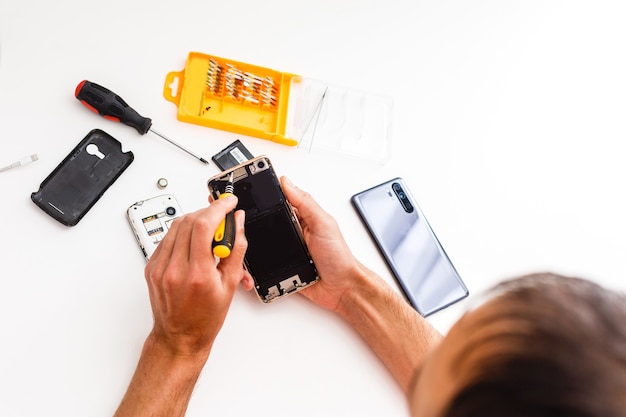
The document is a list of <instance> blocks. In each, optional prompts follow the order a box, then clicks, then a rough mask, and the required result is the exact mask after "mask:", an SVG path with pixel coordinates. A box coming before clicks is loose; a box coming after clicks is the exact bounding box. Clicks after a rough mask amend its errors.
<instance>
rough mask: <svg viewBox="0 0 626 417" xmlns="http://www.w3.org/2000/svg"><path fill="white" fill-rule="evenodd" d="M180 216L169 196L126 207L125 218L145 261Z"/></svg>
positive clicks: (177, 207) (171, 196)
mask: <svg viewBox="0 0 626 417" xmlns="http://www.w3.org/2000/svg"><path fill="white" fill-rule="evenodd" d="M182 214H183V211H182V210H181V208H180V206H179V205H178V201H176V198H175V197H174V196H173V195H171V194H164V195H159V196H155V197H151V198H148V199H146V200H141V201H138V202H136V203H134V204H132V205H131V206H130V207H128V210H126V217H127V218H128V222H129V223H130V227H131V228H132V229H133V233H134V234H135V238H136V239H137V243H139V248H140V249H141V251H142V252H143V256H144V257H145V258H146V261H149V260H150V257H151V256H152V254H153V253H154V251H155V250H156V248H157V245H158V244H159V242H161V240H163V238H164V237H165V235H166V234H167V232H168V230H169V229H170V226H171V224H172V222H173V221H174V220H175V219H176V218H178V217H180V216H181V215H182Z"/></svg>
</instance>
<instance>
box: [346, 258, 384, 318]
mask: <svg viewBox="0 0 626 417" xmlns="http://www.w3.org/2000/svg"><path fill="white" fill-rule="evenodd" d="M351 282H352V286H351V288H350V290H348V291H346V292H345V293H344V294H343V296H342V297H341V300H340V302H339V304H338V305H337V309H336V311H337V313H338V314H339V315H340V316H341V317H343V318H344V319H345V320H347V321H348V322H352V321H353V319H354V317H353V316H355V315H356V316H361V315H362V314H363V311H364V310H368V309H369V308H371V307H372V305H373V304H378V303H379V302H380V301H381V300H384V299H386V298H387V295H386V293H387V292H388V291H390V288H388V286H387V285H386V284H385V283H384V282H383V281H382V279H381V278H380V277H378V275H376V274H375V273H374V272H372V271H370V270H369V269H368V268H366V267H365V266H364V265H362V264H360V263H359V264H358V268H356V269H355V271H354V273H353V274H352V279H351Z"/></svg>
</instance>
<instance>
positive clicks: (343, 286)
mask: <svg viewBox="0 0 626 417" xmlns="http://www.w3.org/2000/svg"><path fill="white" fill-rule="evenodd" d="M281 184H282V187H283V190H284V192H285V195H286V196H287V199H288V200H289V203H290V204H291V205H292V206H293V208H294V209H295V211H296V214H297V216H298V220H299V221H300V225H301V226H302V231H303V234H304V240H305V241H306V244H307V246H308V248H309V252H311V256H312V257H313V260H314V261H315V266H316V267H317V270H318V272H319V274H320V277H321V280H320V281H319V282H318V283H317V284H315V285H312V286H310V287H308V288H306V289H304V290H302V294H303V295H305V296H306V297H308V298H309V299H311V301H313V302H314V303H316V304H318V305H320V306H322V307H325V308H327V309H330V310H334V311H337V310H338V308H339V307H340V303H341V300H342V297H343V295H344V294H345V293H346V291H350V290H351V289H352V288H354V285H355V284H356V283H355V280H354V277H355V276H357V275H359V274H361V275H362V274H363V273H365V271H367V269H366V268H365V267H364V266H363V265H361V263H360V262H359V261H357V260H356V258H355V257H354V256H353V255H352V252H351V251H350V248H348V245H347V244H346V242H345V240H344V238H343V235H342V234H341V231H340V230H339V226H338V225H337V222H336V220H335V219H334V217H332V216H331V215H330V214H328V213H327V212H326V211H324V209H323V208H322V207H320V205H319V204H318V203H317V202H316V201H315V200H314V199H313V197H311V195H310V194H308V193H306V192H304V191H302V190H301V189H299V188H297V187H296V186H295V185H293V184H292V183H291V181H289V179H287V178H286V177H282V178H281Z"/></svg>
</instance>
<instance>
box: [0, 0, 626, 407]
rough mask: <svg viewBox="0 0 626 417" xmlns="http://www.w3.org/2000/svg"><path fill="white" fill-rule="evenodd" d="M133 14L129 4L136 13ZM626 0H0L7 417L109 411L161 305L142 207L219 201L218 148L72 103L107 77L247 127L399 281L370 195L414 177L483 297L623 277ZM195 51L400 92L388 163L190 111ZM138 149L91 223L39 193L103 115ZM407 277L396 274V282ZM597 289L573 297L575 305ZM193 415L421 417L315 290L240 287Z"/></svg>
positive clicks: (147, 96)
mask: <svg viewBox="0 0 626 417" xmlns="http://www.w3.org/2000/svg"><path fill="white" fill-rule="evenodd" d="M122 10H125V11H122ZM624 21H626V4H625V3H624V2H623V1H621V0H615V1H605V0H599V1H577V0H569V1H556V0H541V1H539V0H537V1H535V0H530V1H501V2H495V1H486V0H476V1H460V0H443V1H417V2H414V1H400V0H391V1H385V2H374V1H355V0H346V1H341V2H336V1H327V0H316V1H310V0H304V1H300V2H288V1H280V0H273V1H268V2H255V1H248V0H242V1H238V2H234V3H233V2H216V1H184V0H183V1H180V2H154V1H147V0H137V1H119V0H112V1H110V2H108V3H103V2H79V1H76V0H61V1H55V2H48V1H41V0H35V1H17V0H0V166H4V165H8V164H10V163H12V162H14V161H16V160H19V159H20V158H22V157H25V156H28V155H30V154H33V153H36V154H38V156H39V160H38V161H37V162H34V163H33V164H30V165H28V166H24V167H20V168H16V169H13V170H10V171H7V172H3V173H0V189H1V190H2V198H1V202H2V204H1V206H0V207H1V213H2V220H3V221H2V239H0V256H1V262H0V284H1V285H0V288H1V289H0V335H1V336H0V337H1V339H0V415H2V416H41V415H55V416H56V415H59V416H61V415H63V416H108V415H111V414H112V413H113V412H114V410H115V408H116V407H117V405H118V402H119V400H120V399H121V397H122V395H123V394H124V392H125V390H126V387H127V384H128V382H129V380H130V377H131V375H132V373H133V371H134V367H135V364H136V361H137V359H138V356H139V352H140V349H141V346H142V343H143V341H144V338H145V336H146V335H147V333H148V332H149V330H150V327H151V324H152V317H151V311H150V307H149V301H148V294H147V290H146V285H145V282H144V279H143V267H144V261H143V258H142V256H141V254H140V252H139V249H138V248H137V244H136V242H135V241H134V238H133V235H132V233H131V231H130V228H129V226H128V223H127V221H126V219H125V210H126V208H127V207H128V206H129V205H130V204H131V203H133V202H135V201H137V200H140V199H143V198H146V197H150V196H153V195H157V194H160V193H161V190H159V189H158V188H157V187H156V181H157V179H158V178H160V177H165V178H167V179H168V180H169V184H170V185H169V186H168V188H167V189H166V191H167V192H169V193H171V194H174V195H175V196H177V197H178V200H179V201H180V203H181V205H182V206H183V209H185V211H192V210H195V209H198V208H200V207H202V206H204V205H205V204H206V198H207V190H206V180H207V178H208V177H209V176H211V175H213V174H214V173H216V172H217V168H216V167H215V165H210V166H202V164H200V163H199V162H197V161H194V160H193V159H192V158H190V157H189V156H187V155H185V154H184V153H182V152H180V151H178V150H176V149H175V148H173V147H172V146H171V145H169V144H167V143H166V142H165V141H163V140H161V139H159V138H157V137H156V136H154V135H151V134H148V135H145V136H141V135H139V134H137V133H136V132H135V131H134V130H133V129H132V128H130V127H127V126H123V125H119V124H115V123H112V122H109V121H107V120H104V119H103V118H100V117H97V116H96V115H94V114H92V113H90V112H89V111H87V110H86V109H85V108H84V107H83V106H81V104H80V103H78V101H77V100H76V99H75V98H74V89H75V87H76V85H77V84H78V82H80V81H81V80H84V79H88V80H91V81H94V82H97V83H100V84H102V85H104V86H107V87H109V88H111V89H112V90H114V91H115V92H117V93H118V94H120V95H121V96H122V97H124V98H125V99H126V101H127V102H129V104H131V105H132V106H133V107H135V108H136V109H137V110H138V111H139V112H140V113H141V114H143V115H145V116H149V117H151V118H152V119H153V122H154V127H155V129H157V130H159V131H161V132H163V133H165V134H167V135H169V136H171V137H172V138H173V139H175V140H177V141H179V142H180V143H181V144H184V145H185V146H187V147H188V148H190V149H193V150H194V151H196V152H197V153H199V154H201V155H202V156H204V157H205V158H206V157H210V156H211V155H213V154H214V153H216V152H217V151H219V150H220V149H222V148H223V147H224V146H226V145H227V144H228V143H230V142H231V141H233V140H234V139H237V138H238V139H241V140H242V141H243V142H244V144H245V145H246V146H247V147H248V148H249V149H250V151H252V152H253V153H254V154H267V155H269V156H270V157H271V158H272V160H273V161H274V163H275V165H276V167H277V169H278V171H279V173H280V174H286V175H288V176H289V177H291V179H292V180H293V181H294V182H295V183H297V184H298V185H299V186H300V187H301V188H304V189H306V190H308V191H309V192H311V193H312V194H313V195H314V196H315V197H316V198H317V200H318V201H319V202H320V203H321V204H322V205H323V206H324V207H325V208H326V209H327V210H328V211H329V212H331V213H332V214H333V215H334V216H335V217H336V218H337V219H338V220H339V223H340V225H341V227H342V230H343V232H344V234H345V236H346V239H347V240H348V242H349V244H350V245H351V247H352V249H353V251H354V253H355V254H356V256H357V257H358V258H360V259H361V260H363V261H364V262H365V263H366V264H367V265H369V266H370V267H371V268H373V269H375V270H376V271H378V272H379V273H380V274H381V275H382V276H383V277H384V278H385V279H386V280H387V281H388V282H389V283H390V284H392V285H394V286H395V284H394V281H393V279H392V277H391V276H390V275H389V272H388V271H387V269H386V267H385V265H384V263H383V261H382V259H381V258H380V256H379V254H378V252H377V251H376V249H375V247H374V245H373V243H372V241H371V240H370V239H369V237H368V235H367V233H366V231H365V229H364V228H363V226H362V225H361V223H360V221H359V219H358V218H357V216H356V214H355V212H354V211H353V209H352V207H351V206H350V203H349V197H350V196H351V195H352V194H353V193H355V192H357V191H360V190H362V189H365V188H368V187H370V186H372V185H375V184H377V183H379V182H382V181H384V180H387V179H389V178H392V177H394V176H402V177H404V178H405V179H406V181H408V183H409V184H410V185H411V190H412V192H413V194H414V196H415V197H416V198H417V200H418V202H419V204H420V206H421V207H422V209H423V210H424V211H425V213H426V215H427V217H428V218H429V220H430V222H431V225H432V226H433V228H434V229H435V231H436V233H437V234H438V236H439V238H440V240H441V242H442V243H443V245H444V247H445V248H446V250H447V251H448V254H449V255H450V257H451V258H452V260H453V262H454V263H455V265H456V267H457V269H458V270H459V271H460V273H461V275H462V276H463V277H464V279H465V281H466V283H467V285H468V287H469V289H470V291H471V296H470V298H469V299H468V300H467V301H464V302H461V303H459V304H456V305H454V306H452V307H450V308H448V309H446V310H444V311H442V312H439V313H437V314H435V315H433V316H432V317H430V318H429V320H430V321H431V322H432V323H433V324H434V325H435V326H436V327H437V328H438V329H439V330H441V331H442V332H444V333H445V332H446V331H447V330H448V329H449V327H450V326H451V325H452V323H453V322H454V321H455V320H456V319H457V318H458V317H459V316H460V315H461V314H462V313H463V311H464V309H465V308H467V304H468V303H471V300H472V299H474V298H476V297H477V295H478V294H480V292H481V291H482V290H484V289H485V288H487V287H489V286H491V285H492V284H494V283H496V282H498V281H499V280H501V279H503V278H507V277H510V276H514V275H518V274H522V273H526V272H532V271H538V270H539V271H543V270H551V271H555V272H560V273H564V274H573V275H579V276H583V277H587V278H590V279H592V280H594V281H596V282H599V283H601V284H604V285H606V286H608V287H611V288H616V289H619V290H625V289H626V281H625V280H624V277H625V275H626V274H625V272H626V267H625V264H624V253H626V241H625V238H624V235H625V230H626V222H625V220H624V218H625V215H624V213H626V204H625V198H624V185H623V184H624V178H626V172H625V171H626V168H625V166H626V164H624V149H625V147H624V140H625V138H626V123H625V120H626V119H625V116H626V75H625V74H626V54H625V53H624V51H626V25H624ZM191 51H198V52H203V53H207V54H212V55H216V56H222V57H226V58H230V59H233V60H238V61H243V62H248V63H252V64H255V65H260V66H265V67H270V68H274V69H277V70H280V71H287V72H292V73H296V74H302V75H306V76H310V77H313V78H317V79H320V80H327V81H328V82H332V83H334V84H338V85H343V86H346V87H350V88H357V89H363V90H367V91H372V92H375V93H379V94H383V95H388V96H391V97H392V98H393V100H394V107H393V129H392V145H393V153H392V157H391V159H390V160H389V161H388V162H387V163H386V164H383V165H378V164H372V163H370V162H365V161H349V160H346V159H345V158H343V157H341V156H339V155H336V156H328V155H325V156H321V155H320V154H317V153H315V152H312V153H306V152H303V151H302V150H296V149H293V148H288V147H286V146H283V145H278V144H274V143H271V142H269V141H266V140H262V139H257V138H251V137H244V136H241V135H235V134H232V133H227V132H223V131H218V130H214V129H209V128H206V127H202V126H197V125H192V124H188V123H183V122H180V121H178V120H177V119H176V107H175V106H174V105H173V104H171V103H169V102H167V101H166V100H165V99H164V98H163V96H162V86H163V81H164V77H165V75H166V74H167V73H168V72H169V71H174V70H176V71H178V70H182V69H183V67H184V65H185V60H186V58H187V55H188V53H189V52H191ZM93 128H100V129H103V130H105V131H106V132H108V133H110V134H112V135H113V136H114V137H116V138H117V139H119V140H120V141H121V142H122V143H123V145H124V149H125V150H132V152H133V153H134V154H135V161H134V162H133V164H132V165H131V166H130V168H129V169H128V170H127V171H126V172H125V173H124V174H123V175H122V176H121V177H120V178H119V179H118V181H117V182H116V183H115V184H114V185H113V186H112V187H111V188H110V189H109V190H108V191H107V192H106V193H105V194H104V196H103V198H102V199H101V200H100V201H99V202H98V203H97V204H96V205H95V206H94V208H93V209H92V210H91V211H90V212H89V213H88V214H87V215H86V216H85V218H84V219H83V220H82V221H81V222H80V223H79V224H78V225H77V226H76V227H73V228H68V227H65V226H62V225H61V224H59V223H57V222H56V221H54V220H53V219H51V218H50V217H48V216H47V215H45V214H44V213H43V212H42V211H41V210H40V209H39V208H37V207H36V206H35V205H34V204H33V203H32V202H31V201H30V193H31V192H33V191H36V190H37V189H38V187H39V184H40V182H41V181H42V180H43V179H44V178H45V177H46V176H47V175H48V173H49V172H50V171H51V170H52V169H53V168H54V167H55V166H56V165H57V164H58V163H59V162H60V161H61V160H62V159H63V157H65V155H67V153H68V152H69V151H70V150H71V149H72V148H73V147H74V146H75V145H76V144H77V143H78V141H79V140H81V139H82V138H83V137H84V136H85V135H86V134H87V132H88V131H89V130H91V129H93ZM395 288H397V287H395ZM575 308H576V306H572V309H575ZM188 415H189V416H208V415H215V416H241V415H256V416H293V415H298V416H346V415H360V416H381V415H385V416H406V415H407V408H406V405H405V403H404V399H403V395H402V393H401V391H400V389H399V387H398V386H397V385H396V383H395V381H394V380H393V379H392V377H391V376H390V375H389V374H388V373H387V371H386V370H385V369H384V367H383V366H382V365H381V363H380V362H379V361H378V359H377V358H376V357H375V355H374V354H373V353H372V352H371V351H370V350H369V349H368V347H367V346H366V345H365V344H364V342H363V341H362V340H361V339H360V338H359V337H358V335H357V334H356V333H355V332H354V331H353V330H352V329H350V328H349V327H348V326H347V325H346V324H345V323H343V322H342V321H341V320H340V319H338V318H337V317H335V316H334V315H332V314H330V313H328V312H326V311H322V310H321V309H319V308H317V307H316V306H314V305H312V304H311V303H310V302H308V301H307V300H306V299H304V297H301V296H299V295H296V296H290V297H288V298H287V299H284V300H281V301H280V302H278V303H275V304H272V305H270V306H266V305H263V304H262V303H260V302H259V301H257V300H256V298H255V296H254V295H253V294H252V293H246V292H245V291H243V290H240V291H238V292H237V293H236V295H235V299H234V301H233V304H232V308H231V311H230V314H229V316H228V318H227V321H226V323H225V325H224V328H223V330H222V332H221V333H220V335H219V337H218V340H217V342H216V344H215V348H214V350H213V353H212V356H211V358H210V359H209V362H208V363H207V366H206V368H205V370H204V373H203V375H202V377H201V379H200V381H199V383H198V385H197V387H196V390H195V393H194V396H193V398H192V400H191V403H190V406H189V411H188Z"/></svg>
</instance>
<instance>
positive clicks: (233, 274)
mask: <svg viewBox="0 0 626 417" xmlns="http://www.w3.org/2000/svg"><path fill="white" fill-rule="evenodd" d="M245 215H246V213H245V212H244V211H243V210H237V211H236V212H235V244H234V246H233V249H232V251H231V252H230V255H229V256H228V257H226V258H223V259H221V260H220V264H219V269H220V270H221V271H222V272H223V273H224V276H225V277H226V278H227V279H228V280H229V282H228V284H229V285H231V286H233V287H235V286H237V284H238V283H239V282H240V281H242V280H244V279H245V278H246V277H245V275H243V274H242V265H243V258H244V256H245V254H246V250H247V249H248V240H247V239H246V235H245V231H244V223H245ZM245 285H246V284H244V286H245Z"/></svg>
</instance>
